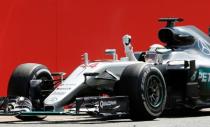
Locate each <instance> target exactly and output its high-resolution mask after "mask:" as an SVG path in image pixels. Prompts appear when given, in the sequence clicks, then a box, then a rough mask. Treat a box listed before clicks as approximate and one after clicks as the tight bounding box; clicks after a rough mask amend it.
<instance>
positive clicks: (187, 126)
mask: <svg viewBox="0 0 210 127" xmlns="http://www.w3.org/2000/svg"><path fill="white" fill-rule="evenodd" d="M0 126H2V127H3V126H5V127H210V110H208V111H201V112H196V113H184V112H182V113H175V112H174V113H172V114H165V115H163V116H161V117H160V118H157V119H155V120H152V121H140V122H134V121H131V120H130V119H112V120H111V119H103V118H94V117H90V116H88V115H81V116H48V117H47V118H46V119H45V120H44V121H30V122H23V121H20V120H18V119H16V118H15V117H12V116H0Z"/></svg>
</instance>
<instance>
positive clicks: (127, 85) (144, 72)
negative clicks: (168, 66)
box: [115, 64, 167, 121]
mask: <svg viewBox="0 0 210 127" xmlns="http://www.w3.org/2000/svg"><path fill="white" fill-rule="evenodd" d="M115 88H117V89H118V90H116V91H118V92H117V94H118V95H125V96H128V97H129V101H130V118H131V119H132V120H134V121H139V120H153V119H155V118H156V117H158V116H160V115H161V113H162V112H163V110H164V107H165V103H166V94H167V92H166V84H165V80H164V77H163V75H162V73H161V72H160V71H159V69H158V68H156V67H155V66H153V65H150V64H135V65H130V66H128V67H126V68H125V70H124V72H123V73H122V76H121V79H120V82H119V84H118V86H116V87H115Z"/></svg>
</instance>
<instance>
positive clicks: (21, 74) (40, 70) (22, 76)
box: [7, 63, 53, 121]
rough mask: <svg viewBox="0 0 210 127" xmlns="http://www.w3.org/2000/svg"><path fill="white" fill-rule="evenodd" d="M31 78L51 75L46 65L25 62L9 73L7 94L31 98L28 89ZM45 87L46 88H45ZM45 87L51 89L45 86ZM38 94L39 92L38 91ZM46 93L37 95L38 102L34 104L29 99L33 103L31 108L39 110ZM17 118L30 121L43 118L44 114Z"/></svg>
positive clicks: (48, 77)
mask: <svg viewBox="0 0 210 127" xmlns="http://www.w3.org/2000/svg"><path fill="white" fill-rule="evenodd" d="M32 79H34V80H35V79H43V80H52V76H51V73H50V71H49V70H48V69H47V67H46V66H44V65H41V64H35V63H26V64H21V65H19V66H18V67H17V68H16V69H15V70H14V72H13V73H12V75H11V78H10V80H9V84H8V91H7V94H8V96H23V97H27V98H28V99H30V100H31V96H30V93H29V89H30V81H31V80H32ZM45 89H46V88H45ZM47 89H53V86H52V88H47ZM38 94H40V93H38ZM46 96H47V95H41V94H40V97H39V102H40V103H39V104H37V102H36V104H35V102H33V100H31V102H32V105H33V110H35V111H36V110H40V107H43V101H44V99H45V98H46ZM16 117H17V118H18V119H21V120H24V121H31V120H43V119H44V118H46V116H21V115H18V116H16Z"/></svg>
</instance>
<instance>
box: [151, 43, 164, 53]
mask: <svg viewBox="0 0 210 127" xmlns="http://www.w3.org/2000/svg"><path fill="white" fill-rule="evenodd" d="M164 48H165V47H164V46H163V45H160V44H153V45H151V46H150V47H149V50H148V51H151V52H156V51H157V49H164Z"/></svg>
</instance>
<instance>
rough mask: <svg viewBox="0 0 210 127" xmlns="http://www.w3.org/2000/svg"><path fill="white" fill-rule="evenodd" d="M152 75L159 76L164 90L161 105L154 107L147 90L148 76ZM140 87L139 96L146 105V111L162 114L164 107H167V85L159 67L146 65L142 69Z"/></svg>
mask: <svg viewBox="0 0 210 127" xmlns="http://www.w3.org/2000/svg"><path fill="white" fill-rule="evenodd" d="M152 75H155V76H156V77H158V78H159V80H160V81H161V85H162V86H161V87H162V92H163V96H162V100H161V101H162V102H161V104H160V105H159V106H157V107H152V106H151V105H150V104H149V102H148V101H147V97H146V90H147V82H148V78H149V77H150V76H152ZM138 82H139V84H140V85H139V88H138V90H139V91H140V92H139V94H140V95H139V97H141V100H142V103H143V105H144V108H145V109H146V111H147V112H148V113H149V114H150V115H151V116H154V117H157V116H159V115H161V113H162V112H163V110H164V108H165V104H166V95H167V92H166V85H165V80H164V77H163V75H162V74H161V72H160V71H159V69H157V68H156V67H154V66H153V65H145V66H144V68H143V69H142V71H141V72H140V74H139V81H138Z"/></svg>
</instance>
